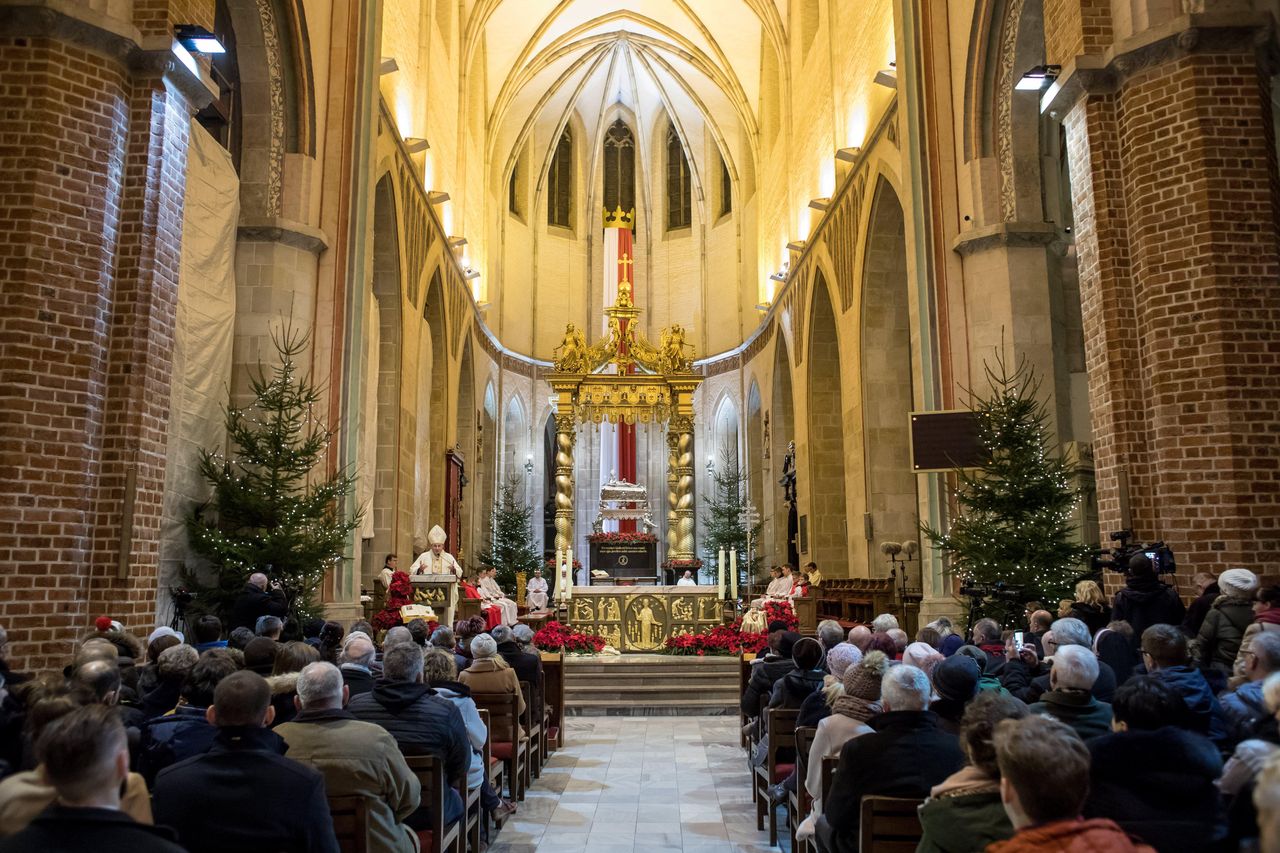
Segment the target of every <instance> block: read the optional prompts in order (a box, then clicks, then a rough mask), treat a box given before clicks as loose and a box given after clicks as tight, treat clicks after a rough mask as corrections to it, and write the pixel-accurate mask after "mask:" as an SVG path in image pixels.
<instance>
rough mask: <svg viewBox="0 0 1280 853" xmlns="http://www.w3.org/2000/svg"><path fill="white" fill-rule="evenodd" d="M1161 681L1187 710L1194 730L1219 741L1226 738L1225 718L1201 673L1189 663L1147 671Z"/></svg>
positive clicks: (1216, 741)
mask: <svg viewBox="0 0 1280 853" xmlns="http://www.w3.org/2000/svg"><path fill="white" fill-rule="evenodd" d="M1151 675H1153V676H1154V677H1156V678H1158V679H1160V680H1161V681H1163V682H1164V683H1165V684H1167V685H1169V686H1170V687H1172V688H1173V689H1174V690H1175V691H1176V692H1177V693H1178V695H1179V696H1181V697H1182V699H1183V701H1184V702H1186V703H1187V710H1188V711H1190V712H1191V722H1192V725H1193V727H1194V729H1195V730H1196V731H1198V732H1199V733H1200V734H1202V735H1208V737H1209V740H1211V741H1213V742H1214V743H1216V744H1222V743H1224V742H1225V741H1226V740H1227V721H1226V717H1224V716H1223V713H1222V705H1221V704H1219V702H1218V698H1217V697H1216V696H1214V695H1213V690H1211V689H1210V688H1209V682H1207V681H1205V679H1204V674H1203V673H1201V672H1200V670H1198V669H1192V668H1191V667H1189V666H1170V667H1164V668H1162V669H1157V670H1156V671H1155V672H1153V673H1151Z"/></svg>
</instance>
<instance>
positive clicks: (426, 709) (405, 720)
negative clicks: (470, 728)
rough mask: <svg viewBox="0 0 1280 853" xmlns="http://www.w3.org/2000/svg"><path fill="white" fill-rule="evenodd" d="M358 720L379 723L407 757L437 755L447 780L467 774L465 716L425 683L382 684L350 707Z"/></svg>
mask: <svg viewBox="0 0 1280 853" xmlns="http://www.w3.org/2000/svg"><path fill="white" fill-rule="evenodd" d="M347 710H348V711H350V712H351V713H352V714H353V715H354V716H355V718H356V719H358V720H364V721H365V722H366V723H377V724H378V725H380V726H382V727H383V728H384V729H386V730H387V731H388V732H390V733H391V736H392V737H394V738H395V739H396V743H397V744H399V746H400V751H401V752H402V753H404V754H405V755H434V756H435V757H436V758H439V759H440V760H441V761H443V762H444V775H445V779H447V780H453V779H457V778H458V777H460V776H464V775H466V772H467V770H468V768H470V766H471V744H470V742H469V741H468V740H467V727H466V725H465V724H464V723H463V722H462V714H461V713H460V712H459V711H458V709H457V708H455V707H454V706H453V703H451V702H449V701H448V700H447V699H442V698H440V697H439V696H437V695H436V692H435V691H434V690H432V689H431V688H430V687H428V686H427V685H425V684H420V683H416V682H412V681H380V682H378V685H377V686H376V687H374V688H373V690H372V691H370V692H368V693H362V694H360V695H359V696H357V697H355V698H354V699H352V700H351V701H350V702H349V703H348V704H347Z"/></svg>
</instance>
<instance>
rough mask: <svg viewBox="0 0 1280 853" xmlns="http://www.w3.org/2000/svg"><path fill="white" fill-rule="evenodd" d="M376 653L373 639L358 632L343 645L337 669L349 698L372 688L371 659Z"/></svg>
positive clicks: (419, 647)
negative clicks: (340, 672) (339, 671)
mask: <svg viewBox="0 0 1280 853" xmlns="http://www.w3.org/2000/svg"><path fill="white" fill-rule="evenodd" d="M417 648H418V654H419V655H421V654H422V648H421V646H418V647H417ZM377 655H378V650H377V649H376V648H375V647H374V645H373V640H370V639H369V638H368V637H365V636H361V635H360V634H356V635H355V636H353V637H350V638H348V639H347V642H346V643H345V644H344V645H343V647H342V654H340V655H339V656H338V669H340V670H342V683H343V684H345V685H347V691H348V692H349V693H350V694H351V698H353V699H354V698H355V697H357V696H359V695H361V694H363V693H368V692H369V691H370V690H372V689H373V687H374V684H376V679H375V678H374V677H373V659H374V658H375V657H377Z"/></svg>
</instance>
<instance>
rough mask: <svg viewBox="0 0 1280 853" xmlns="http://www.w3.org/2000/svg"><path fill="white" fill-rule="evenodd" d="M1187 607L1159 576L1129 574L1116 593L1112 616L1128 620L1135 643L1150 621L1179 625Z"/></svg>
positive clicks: (1156, 623) (1158, 623)
mask: <svg viewBox="0 0 1280 853" xmlns="http://www.w3.org/2000/svg"><path fill="white" fill-rule="evenodd" d="M1186 615H1187V608H1186V607H1185V606H1184V605H1183V604H1182V599H1181V598H1179V597H1178V591H1177V590H1176V589H1174V588H1173V587H1171V586H1169V585H1168V584H1166V583H1161V582H1160V580H1159V579H1157V578H1153V577H1149V576H1136V577H1131V578H1129V579H1128V580H1127V581H1125V587H1124V589H1122V590H1120V591H1119V592H1117V593H1116V598H1115V602H1114V606H1113V607H1112V610H1111V618H1113V619H1117V620H1123V621H1125V622H1128V623H1129V625H1130V627H1132V628H1133V642H1134V645H1135V646H1136V645H1137V644H1138V643H1139V642H1141V640H1142V632H1143V631H1145V630H1147V629H1148V628H1150V627H1151V626H1152V625H1181V624H1182V620H1183V618H1184V617H1185V616H1186Z"/></svg>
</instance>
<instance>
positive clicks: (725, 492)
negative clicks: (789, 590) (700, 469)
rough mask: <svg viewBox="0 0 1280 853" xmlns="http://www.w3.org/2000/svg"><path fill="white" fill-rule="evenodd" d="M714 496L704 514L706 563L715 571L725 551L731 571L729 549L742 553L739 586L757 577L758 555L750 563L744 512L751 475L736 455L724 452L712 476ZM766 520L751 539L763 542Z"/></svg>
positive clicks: (705, 505)
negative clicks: (762, 532)
mask: <svg viewBox="0 0 1280 853" xmlns="http://www.w3.org/2000/svg"><path fill="white" fill-rule="evenodd" d="M711 479H712V486H713V488H712V495H711V498H710V499H709V500H707V501H705V502H704V512H703V513H702V554H703V561H704V563H705V564H706V565H707V566H708V567H709V568H710V569H711V570H712V571H713V572H714V571H715V565H716V560H717V558H718V557H719V553H720V549H721V548H723V549H724V550H725V571H726V572H727V571H728V570H729V557H728V552H729V550H730V549H736V550H737V552H738V585H739V588H741V587H743V586H744V585H745V584H746V583H747V579H748V578H750V577H753V576H754V573H755V568H756V567H755V564H754V563H758V562H759V558H758V557H757V558H756V559H755V561H754V562H753V563H752V565H748V564H747V532H748V527H747V525H746V524H745V523H744V522H743V519H742V514H743V512H744V511H746V509H747V500H746V495H747V476H746V474H745V473H743V471H742V469H741V468H739V467H738V460H737V457H736V456H735V455H734V454H731V453H727V452H726V453H724V454H723V456H722V458H721V460H720V466H719V467H718V468H716V469H715V471H714V473H713V474H712V475H711ZM763 527H764V525H763V523H761V522H758V521H757V522H756V523H755V524H753V525H752V526H751V527H750V532H751V541H752V543H757V542H759V541H760V530H761V529H762V528H763Z"/></svg>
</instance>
